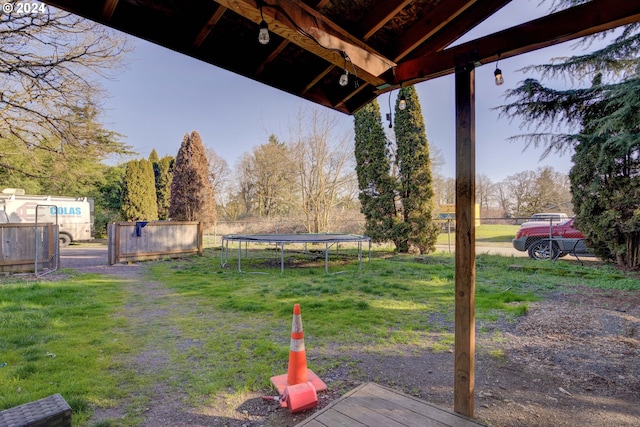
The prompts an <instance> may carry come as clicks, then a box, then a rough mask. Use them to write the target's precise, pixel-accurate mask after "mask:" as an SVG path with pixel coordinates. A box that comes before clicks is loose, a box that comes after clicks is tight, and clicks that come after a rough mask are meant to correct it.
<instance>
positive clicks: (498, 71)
mask: <svg viewBox="0 0 640 427" xmlns="http://www.w3.org/2000/svg"><path fill="white" fill-rule="evenodd" d="M498 62H500V54H498V60H497V61H496V70H495V71H494V72H493V75H494V77H495V79H496V86H500V85H501V84H502V83H504V77H502V70H501V69H500V68H498Z"/></svg>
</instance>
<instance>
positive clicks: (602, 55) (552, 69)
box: [500, 0, 640, 268]
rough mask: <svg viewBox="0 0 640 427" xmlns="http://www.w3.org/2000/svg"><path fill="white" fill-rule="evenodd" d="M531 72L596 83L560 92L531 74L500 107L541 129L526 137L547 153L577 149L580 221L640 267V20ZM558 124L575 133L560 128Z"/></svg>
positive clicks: (610, 255)
mask: <svg viewBox="0 0 640 427" xmlns="http://www.w3.org/2000/svg"><path fill="white" fill-rule="evenodd" d="M576 1H578V0H561V1H558V3H559V4H560V5H564V4H571V3H575V2H576ZM598 37H602V35H598ZM590 40H591V38H588V39H586V45H587V46H589V43H588V42H589V41H590ZM531 69H534V70H537V71H541V72H542V75H543V76H545V77H551V78H553V77H558V76H570V78H571V80H573V81H581V80H582V79H590V80H591V85H590V86H589V87H585V88H577V89H576V88H571V89H568V90H556V89H552V88H549V87H545V86H544V85H543V84H542V83H540V82H539V81H538V80H535V79H526V80H525V81H524V82H523V83H522V84H521V85H520V86H518V87H517V88H516V89H514V90H511V91H508V92H507V95H508V97H509V98H511V99H515V101H514V102H512V103H510V104H507V105H503V106H501V107H500V110H501V112H502V114H504V115H506V116H508V117H512V118H513V117H520V118H522V119H523V121H526V122H527V123H529V124H531V125H533V126H538V127H539V129H537V130H536V132H534V133H530V134H527V135H520V136H519V138H524V139H525V141H526V143H527V145H533V146H543V147H545V148H546V151H545V155H548V154H550V153H552V152H559V153H564V152H567V151H571V150H572V149H573V150H575V154H574V156H573V162H574V166H573V167H572V169H571V172H570V174H569V176H570V179H571V190H572V197H573V205H574V210H575V213H576V225H577V226H578V228H579V229H580V230H581V231H582V232H583V233H584V234H585V236H586V237H587V240H588V241H589V243H590V244H591V246H592V247H593V248H594V250H595V251H596V253H597V254H598V255H599V256H600V257H602V258H603V259H609V260H615V261H616V262H617V263H618V264H620V265H624V266H627V267H630V268H638V267H640V202H639V200H640V194H639V193H640V190H639V189H640V114H639V113H638V112H639V111H640V25H639V24H632V25H629V26H627V27H625V28H624V30H623V31H622V32H620V33H619V35H617V36H616V37H615V38H613V39H611V42H610V43H609V44H608V45H607V46H606V47H604V48H602V49H598V50H595V51H593V52H591V53H587V54H584V55H579V56H573V57H570V58H560V59H558V60H556V61H554V62H552V63H551V64H546V65H539V66H532V67H529V68H528V69H527V70H525V71H528V70H531ZM559 123H562V124H564V125H565V126H564V128H565V129H569V131H568V132H566V133H558V132H557V129H558V124H559Z"/></svg>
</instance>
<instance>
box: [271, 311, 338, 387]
mask: <svg viewBox="0 0 640 427" xmlns="http://www.w3.org/2000/svg"><path fill="white" fill-rule="evenodd" d="M307 381H309V382H311V384H313V387H314V388H315V389H316V391H324V390H326V389H327V385H326V384H325V383H324V381H322V380H321V379H320V377H318V376H317V375H316V374H315V373H314V372H313V371H312V370H311V369H308V368H307V351H306V349H305V347H304V331H303V330H302V316H301V314H300V304H295V305H294V306H293V322H292V324H291V346H290V348H289V368H288V370H287V373H286V374H284V375H277V376H275V377H271V383H272V384H273V385H274V387H275V388H276V389H277V390H278V393H279V394H281V395H282V394H284V391H285V388H287V386H290V385H296V384H302V383H306V382H307Z"/></svg>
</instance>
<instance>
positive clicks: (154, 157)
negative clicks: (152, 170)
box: [149, 148, 160, 165]
mask: <svg viewBox="0 0 640 427" xmlns="http://www.w3.org/2000/svg"><path fill="white" fill-rule="evenodd" d="M159 160H160V157H159V156H158V152H157V151H156V149H155V148H154V149H153V150H151V153H149V162H151V164H152V165H153V164H155V163H158V161H159Z"/></svg>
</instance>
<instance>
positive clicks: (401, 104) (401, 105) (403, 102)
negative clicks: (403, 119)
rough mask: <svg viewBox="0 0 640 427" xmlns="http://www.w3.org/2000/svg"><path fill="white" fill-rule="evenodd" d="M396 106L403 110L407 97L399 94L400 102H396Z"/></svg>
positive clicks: (405, 106)
mask: <svg viewBox="0 0 640 427" xmlns="http://www.w3.org/2000/svg"><path fill="white" fill-rule="evenodd" d="M398 108H399V109H401V110H404V109H405V108H407V99H406V98H405V97H404V94H403V95H400V102H398Z"/></svg>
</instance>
